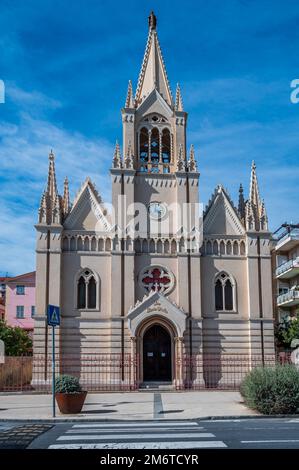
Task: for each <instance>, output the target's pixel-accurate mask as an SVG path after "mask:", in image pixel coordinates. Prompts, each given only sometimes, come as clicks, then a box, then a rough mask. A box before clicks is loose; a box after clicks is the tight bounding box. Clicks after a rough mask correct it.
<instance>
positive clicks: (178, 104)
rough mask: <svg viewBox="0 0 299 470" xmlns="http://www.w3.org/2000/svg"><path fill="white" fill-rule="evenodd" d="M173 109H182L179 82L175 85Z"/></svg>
mask: <svg viewBox="0 0 299 470" xmlns="http://www.w3.org/2000/svg"><path fill="white" fill-rule="evenodd" d="M175 110H176V111H184V106H183V99H182V94H181V88H180V85H179V83H178V84H177V86H176V93H175Z"/></svg>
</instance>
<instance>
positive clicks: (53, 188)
mask: <svg viewBox="0 0 299 470" xmlns="http://www.w3.org/2000/svg"><path fill="white" fill-rule="evenodd" d="M47 193H48V196H49V198H50V200H51V201H52V202H54V201H55V197H56V194H57V184H56V173H55V155H54V153H53V150H52V149H51V152H50V153H49V171H48V183H47Z"/></svg>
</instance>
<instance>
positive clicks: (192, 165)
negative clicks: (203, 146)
mask: <svg viewBox="0 0 299 470" xmlns="http://www.w3.org/2000/svg"><path fill="white" fill-rule="evenodd" d="M188 169H189V171H190V172H196V171H197V163H196V160H195V152H194V145H193V144H191V147H190V153H189V160H188Z"/></svg>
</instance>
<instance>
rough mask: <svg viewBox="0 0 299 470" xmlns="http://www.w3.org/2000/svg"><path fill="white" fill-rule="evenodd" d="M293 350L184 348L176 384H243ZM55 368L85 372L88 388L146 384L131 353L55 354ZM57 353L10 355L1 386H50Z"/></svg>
mask: <svg viewBox="0 0 299 470" xmlns="http://www.w3.org/2000/svg"><path fill="white" fill-rule="evenodd" d="M289 362H290V354H289V353H285V354H284V355H282V354H280V356H275V355H274V354H272V355H266V356H263V357H262V356H261V355H249V354H219V355H218V354H196V355H192V356H190V355H187V354H184V355H183V356H182V357H181V358H176V360H175V364H174V367H173V371H174V372H173V373H174V378H173V381H172V383H173V388H174V389H176V390H186V389H187V390H201V389H218V390H238V389H239V386H240V384H241V382H242V380H243V378H244V377H245V375H246V374H247V373H248V372H249V371H250V370H252V369H253V368H254V367H258V366H261V367H262V366H274V365H275V364H277V363H289ZM55 365H56V374H57V375H59V374H69V375H74V376H77V377H79V378H80V383H81V385H82V388H83V389H85V390H88V391H89V392H97V391H133V390H137V389H139V387H140V386H141V385H142V383H141V380H140V378H139V377H140V373H139V368H140V366H139V365H140V361H139V358H138V356H135V357H133V356H132V355H131V354H124V355H122V354H95V355H84V354H82V355H81V356H69V355H68V356H61V355H60V356H58V355H57V356H56V364H55ZM51 373H52V359H51V357H48V358H47V360H46V361H45V357H44V356H43V355H35V356H34V357H6V358H5V362H4V363H3V364H0V391H1V392H3V391H5V392H8V391H36V392H40V393H50V392H51V379H52V376H51Z"/></svg>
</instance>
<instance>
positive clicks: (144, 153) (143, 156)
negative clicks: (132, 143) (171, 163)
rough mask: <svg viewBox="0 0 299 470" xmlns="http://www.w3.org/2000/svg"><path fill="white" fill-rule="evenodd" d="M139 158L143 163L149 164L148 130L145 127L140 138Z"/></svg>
mask: <svg viewBox="0 0 299 470" xmlns="http://www.w3.org/2000/svg"><path fill="white" fill-rule="evenodd" d="M139 139H140V140H139V145H140V147H139V157H140V160H141V162H143V163H147V162H148V150H149V149H148V130H147V129H146V127H143V128H142V129H141V131H140V137H139Z"/></svg>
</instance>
